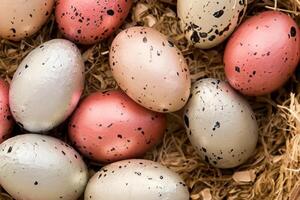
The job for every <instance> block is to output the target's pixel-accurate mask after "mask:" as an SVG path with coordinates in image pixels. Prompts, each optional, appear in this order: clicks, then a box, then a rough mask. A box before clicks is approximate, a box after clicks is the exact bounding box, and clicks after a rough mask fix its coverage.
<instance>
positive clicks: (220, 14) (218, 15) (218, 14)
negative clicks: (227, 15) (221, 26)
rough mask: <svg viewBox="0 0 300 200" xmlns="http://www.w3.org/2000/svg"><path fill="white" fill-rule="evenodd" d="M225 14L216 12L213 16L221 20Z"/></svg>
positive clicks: (222, 11)
mask: <svg viewBox="0 0 300 200" xmlns="http://www.w3.org/2000/svg"><path fill="white" fill-rule="evenodd" d="M223 14H224V10H219V11H217V12H215V13H214V14H213V15H214V17H215V18H220V17H221V16H222V15H223Z"/></svg>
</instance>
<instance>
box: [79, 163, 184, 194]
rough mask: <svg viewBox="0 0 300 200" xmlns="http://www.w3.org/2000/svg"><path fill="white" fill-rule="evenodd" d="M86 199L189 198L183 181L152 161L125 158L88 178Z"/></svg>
mask: <svg viewBox="0 0 300 200" xmlns="http://www.w3.org/2000/svg"><path fill="white" fill-rule="evenodd" d="M84 199H85V200H117V199H120V200H121V199H122V200H141V199H142V200H160V199H161V200H189V192H188V189H187V187H186V185H185V183H184V182H183V180H182V179H181V178H180V177H179V176H178V175H177V174H176V173H174V172H172V171H171V170H169V169H168V168H166V167H164V166H162V165H160V164H158V163H156V162H153V161H150V160H141V159H134V160H124V161H120V162H116V163H113V164H110V165H107V166H105V167H104V168H102V169H101V170H100V171H99V172H98V173H96V174H95V175H94V176H93V177H92V178H91V179H90V181H89V183H88V185H87V188H86V191H85V194H84Z"/></svg>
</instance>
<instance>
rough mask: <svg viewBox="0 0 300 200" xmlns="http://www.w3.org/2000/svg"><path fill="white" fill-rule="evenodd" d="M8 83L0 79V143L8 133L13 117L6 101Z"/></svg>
mask: <svg viewBox="0 0 300 200" xmlns="http://www.w3.org/2000/svg"><path fill="white" fill-rule="evenodd" d="M8 88H9V87H8V84H7V83H6V82H5V81H3V80H1V79H0V143H1V142H3V141H4V140H5V139H6V138H7V137H8V135H9V134H10V132H11V130H12V126H13V118H12V116H11V113H10V109H9V103H8Z"/></svg>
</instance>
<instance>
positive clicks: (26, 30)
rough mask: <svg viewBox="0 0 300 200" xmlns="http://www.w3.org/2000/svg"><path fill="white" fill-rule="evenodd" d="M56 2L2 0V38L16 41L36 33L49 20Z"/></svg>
mask: <svg viewBox="0 0 300 200" xmlns="http://www.w3.org/2000/svg"><path fill="white" fill-rule="evenodd" d="M53 6H54V0H18V1H12V0H1V1H0V13H1V15H0V37H2V38H5V39H10V40H14V41H18V40H21V39H23V38H25V37H28V36H31V35H32V34H34V33H36V32H37V31H38V30H39V29H40V28H41V27H42V25H43V24H44V23H45V22H46V21H47V19H48V18H49V16H50V14H51V11H52V8H53Z"/></svg>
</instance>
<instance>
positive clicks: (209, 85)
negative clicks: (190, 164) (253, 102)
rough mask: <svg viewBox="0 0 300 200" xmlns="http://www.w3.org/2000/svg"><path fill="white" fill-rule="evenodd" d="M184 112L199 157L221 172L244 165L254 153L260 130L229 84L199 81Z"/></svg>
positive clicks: (186, 124)
mask: <svg viewBox="0 0 300 200" xmlns="http://www.w3.org/2000/svg"><path fill="white" fill-rule="evenodd" d="M191 95H192V97H191V99H190V100H189V103H188V104H187V107H186V109H185V112H184V122H185V126H186V130H187V133H188V137H189V139H190V141H191V143H192V145H193V146H194V147H195V148H196V150H197V151H198V153H199V154H200V156H201V157H202V158H203V159H204V160H205V161H206V162H209V163H210V164H212V165H214V166H215V167H219V168H232V167H236V166H238V165H240V164H242V163H244V162H245V161H246V160H247V159H248V158H249V157H250V156H251V155H252V154H253V152H254V150H255V147H256V143H257V139H258V126H257V122H256V119H255V116H254V113H253V111H252V109H251V107H250V105H249V104H248V102H247V101H246V100H245V99H243V98H242V97H241V96H240V95H239V94H237V93H236V92H235V91H234V90H233V89H232V88H231V87H230V85H229V84H227V83H226V82H223V81H220V80H216V79H212V78H208V79H203V80H200V81H197V82H196V83H195V84H194V86H193V88H192V94H191Z"/></svg>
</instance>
